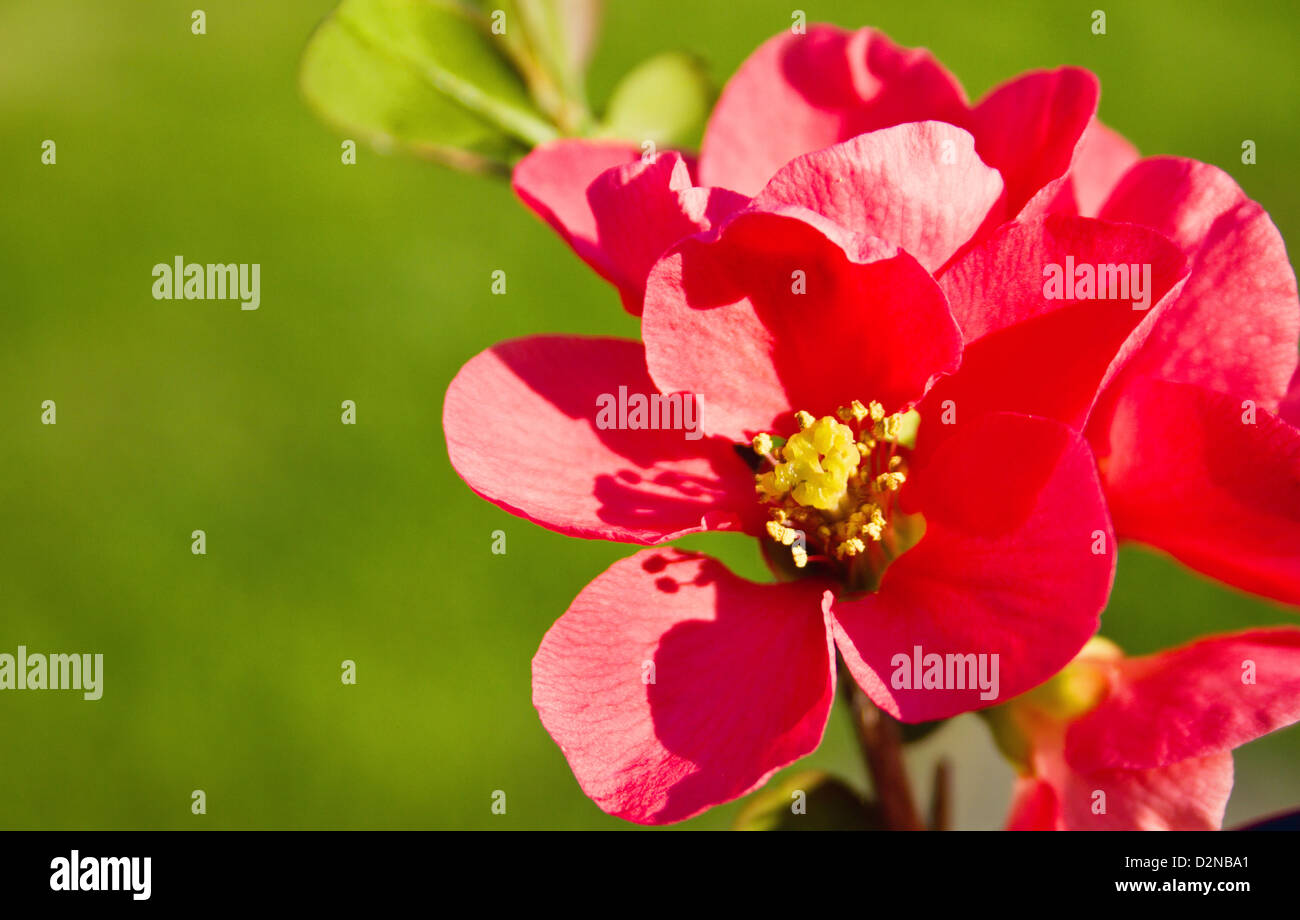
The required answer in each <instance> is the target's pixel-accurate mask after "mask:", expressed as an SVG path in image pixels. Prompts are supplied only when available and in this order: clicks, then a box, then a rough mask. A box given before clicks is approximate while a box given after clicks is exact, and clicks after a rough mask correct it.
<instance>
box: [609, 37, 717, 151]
mask: <svg viewBox="0 0 1300 920" xmlns="http://www.w3.org/2000/svg"><path fill="white" fill-rule="evenodd" d="M713 98H714V92H713V84H712V82H710V80H709V78H708V75H707V74H706V73H705V69H704V66H703V64H702V63H701V62H700V61H699V60H698V59H697V58H695V57H692V56H691V55H689V54H683V53H681V52H675V51H674V52H668V53H666V54H659V55H656V56H655V57H652V58H650V59H648V60H646V61H643V62H641V63H640V64H638V65H637V66H636V67H634V68H633V69H632V70H631V71H630V72H628V74H627V75H626V76H624V77H623V79H622V81H620V82H619V84H618V86H616V87H615V88H614V93H613V95H612V96H611V97H610V100H609V106H608V107H607V109H606V111H605V121H604V126H603V129H602V131H601V132H600V133H601V134H602V135H604V136H607V137H619V138H623V139H624V140H629V141H634V142H638V143H643V142H645V141H654V143H655V144H656V145H658V146H660V147H683V148H694V147H696V146H698V144H699V140H700V136H701V135H702V134H703V132H704V123H705V121H706V120H707V119H708V117H709V110H710V109H711V108H712V107H713Z"/></svg>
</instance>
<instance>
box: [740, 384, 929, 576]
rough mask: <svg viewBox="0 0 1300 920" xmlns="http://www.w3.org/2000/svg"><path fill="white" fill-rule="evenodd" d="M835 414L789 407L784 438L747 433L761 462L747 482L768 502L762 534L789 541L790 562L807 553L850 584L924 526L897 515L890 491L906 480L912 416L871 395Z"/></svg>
mask: <svg viewBox="0 0 1300 920" xmlns="http://www.w3.org/2000/svg"><path fill="white" fill-rule="evenodd" d="M836 415H837V416H838V417H839V420H838V421H837V420H836V419H835V418H832V417H831V416H829V415H827V416H824V417H822V418H820V419H814V418H813V416H812V415H811V414H810V413H808V412H797V413H795V420H796V421H797V422H798V424H799V431H798V433H796V434H793V435H791V436H790V438H789V439H788V440H786V441H784V442H783V443H778V439H776V438H773V436H772V435H769V434H760V435H758V437H756V438H754V443H753V447H754V452H755V453H756V454H757V455H758V457H759V459H760V463H761V465H760V467H759V469H760V470H761V472H759V473H758V474H757V475H756V476H755V477H754V479H755V489H756V491H757V492H758V497H759V501H760V502H762V503H763V504H764V505H766V506H767V507H768V521H767V533H768V536H769V537H771V540H772V543H773V544H774V545H777V544H779V545H780V546H783V547H789V557H788V561H789V563H792V564H793V566H794V568H795V569H804V568H806V567H807V566H808V565H809V563H810V562H812V563H814V564H816V565H818V566H820V567H823V568H829V569H832V570H834V572H835V574H837V575H838V576H840V577H841V578H842V579H843V580H844V581H845V583H846V584H847V585H848V586H849V587H850V588H851V589H853V590H874V589H875V588H876V587H877V586H878V585H879V583H880V576H881V574H883V572H884V569H885V567H886V566H887V565H888V564H889V563H890V562H891V561H892V560H893V559H895V558H897V557H898V555H900V554H901V553H903V552H905V551H906V550H908V549H910V548H911V547H912V546H914V545H915V544H916V541H917V540H919V539H920V537H921V533H922V532H923V530H924V526H925V525H924V521H923V520H921V517H920V515H905V514H902V513H901V512H900V511H898V510H897V508H896V507H895V505H896V504H897V503H896V501H895V500H894V499H895V493H897V492H898V490H899V489H900V488H902V486H903V483H904V482H906V481H907V457H908V454H909V453H910V451H911V448H912V446H913V445H914V444H915V443H916V429H917V425H918V424H919V422H920V415H919V414H918V413H917V412H916V410H915V409H910V410H908V411H907V412H899V413H895V414H893V415H886V414H885V410H884V407H883V406H881V405H880V403H878V402H872V403H870V404H868V405H865V406H864V405H863V404H862V403H861V402H859V401H857V400H854V401H853V402H852V403H851V404H850V405H848V406H845V407H843V408H841V409H839V410H838V411H837V412H836ZM764 549H765V550H768V549H769V546H768V545H766V544H765V546H764ZM769 558H773V559H774V561H777V562H778V564H780V562H781V558H780V557H779V556H777V557H774V556H772V555H771V554H770V553H769Z"/></svg>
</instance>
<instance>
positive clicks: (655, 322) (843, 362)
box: [641, 208, 961, 441]
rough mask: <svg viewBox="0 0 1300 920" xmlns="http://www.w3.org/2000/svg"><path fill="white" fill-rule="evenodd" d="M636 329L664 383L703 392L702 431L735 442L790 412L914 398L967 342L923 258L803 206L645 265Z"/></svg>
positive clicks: (747, 216) (755, 214)
mask: <svg viewBox="0 0 1300 920" xmlns="http://www.w3.org/2000/svg"><path fill="white" fill-rule="evenodd" d="M800 289H803V290H804V291H805V293H798V291H799V290H800ZM641 332H642V336H643V338H644V339H645V342H646V354H647V360H648V363H649V367H650V373H651V376H652V377H654V379H655V380H656V382H657V383H658V384H659V385H660V387H662V388H667V390H668V391H676V390H685V391H689V392H693V393H699V394H700V395H701V396H702V397H703V403H704V406H703V411H704V421H705V429H706V430H707V431H709V432H711V433H714V434H721V435H725V436H727V437H729V438H731V439H733V440H735V441H745V440H748V439H749V437H750V436H752V435H753V434H754V433H755V432H758V431H778V433H779V432H780V431H784V430H788V429H790V428H791V426H792V425H793V421H792V413H793V410H796V409H806V410H807V411H810V412H813V413H814V414H817V415H821V414H825V413H829V412H833V411H834V410H835V409H836V408H837V407H838V406H843V405H847V404H848V403H849V402H851V401H852V400H854V399H862V400H869V399H878V400H880V401H881V402H882V403H884V404H885V405H886V406H887V407H890V408H895V407H899V406H902V405H904V404H907V403H910V402H911V401H913V400H916V399H919V398H920V397H921V395H922V394H923V393H924V392H925V390H926V387H927V386H928V385H929V382H930V381H931V379H932V378H933V377H935V376H936V375H938V374H940V373H943V372H947V371H951V370H952V369H954V368H955V367H956V364H957V362H958V360H959V354H960V347H961V341H960V334H959V333H958V331H957V327H956V325H955V324H954V323H953V320H952V317H951V315H950V314H949V312H948V306H947V304H946V303H945V302H944V299H943V296H942V294H941V293H940V291H939V288H938V285H936V284H935V282H934V280H933V279H932V278H931V277H930V275H929V273H928V272H926V270H925V269H924V268H922V267H921V266H920V265H919V264H918V263H917V262H916V260H915V259H913V258H912V257H911V256H909V255H907V254H905V253H900V252H897V250H896V249H894V248H893V247H890V246H886V245H884V244H883V243H881V242H880V241H879V240H875V239H871V238H865V237H860V236H857V235H854V234H850V233H848V232H846V231H844V230H842V229H840V228H839V226H838V225H836V224H833V223H831V222H830V221H827V220H826V219H825V218H822V217H820V216H819V215H817V214H814V213H813V212H811V211H807V210H805V209H802V208H788V209H786V210H784V211H782V212H775V211H743V212H741V213H739V214H736V215H735V216H734V217H732V218H731V219H730V220H729V221H728V222H727V223H726V224H724V225H723V227H722V229H721V230H720V231H715V233H714V234H712V235H710V236H708V237H700V238H695V239H689V240H686V241H684V242H683V243H681V244H680V245H679V246H678V247H677V248H676V249H674V250H673V251H671V252H670V253H669V254H668V255H667V256H665V257H664V258H663V259H661V260H660V261H659V263H658V264H657V265H656V266H655V268H654V269H653V270H652V271H651V273H650V279H649V281H648V283H647V287H646V299H645V315H644V317H643V318H642V326H641Z"/></svg>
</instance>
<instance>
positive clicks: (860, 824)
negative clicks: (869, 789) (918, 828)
mask: <svg viewBox="0 0 1300 920" xmlns="http://www.w3.org/2000/svg"><path fill="white" fill-rule="evenodd" d="M735 829H736V830H738V831H870V830H879V829H880V818H879V816H878V814H877V813H876V809H875V808H874V806H872V805H871V804H870V803H869V802H867V800H866V799H864V798H863V797H862V796H861V795H859V794H858V793H857V792H856V791H855V790H854V789H853V788H851V787H850V786H849V785H848V784H847V783H845V782H843V781H842V780H839V779H836V778H835V777H833V776H831V775H830V774H828V773H823V772H822V771H820V770H808V771H804V772H801V773H794V774H791V775H790V776H787V777H786V778H785V779H783V780H781V781H780V782H779V783H769V784H768V785H767V786H765V787H764V788H763V789H761V790H760V791H759V792H756V793H755V794H754V796H753V797H752V798H751V799H750V800H749V802H748V804H746V805H745V807H744V809H743V810H742V811H741V812H740V814H739V815H738V816H737V817H736V823H735Z"/></svg>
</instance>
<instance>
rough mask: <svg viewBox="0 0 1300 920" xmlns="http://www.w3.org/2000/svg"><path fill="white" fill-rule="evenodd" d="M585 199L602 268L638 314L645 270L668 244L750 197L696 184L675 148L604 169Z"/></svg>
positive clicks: (631, 310)
mask: <svg viewBox="0 0 1300 920" xmlns="http://www.w3.org/2000/svg"><path fill="white" fill-rule="evenodd" d="M587 200H588V202H589V203H590V205H591V212H592V214H594V215H595V218H596V237H597V252H596V254H595V256H594V258H595V259H596V260H597V261H598V262H599V263H600V268H599V269H598V270H599V271H600V272H601V274H602V275H604V276H605V277H607V278H608V279H609V280H610V281H612V282H613V283H614V284H615V285H616V286H617V287H618V289H619V292H620V294H621V296H622V298H623V306H624V307H626V308H627V311H628V312H629V313H631V314H633V315H634V316H640V315H641V301H642V299H643V298H644V296H645V279H646V275H647V274H649V272H650V269H651V267H652V266H653V265H654V264H655V262H656V261H657V260H658V258H659V257H660V256H661V255H663V253H664V250H666V249H668V248H669V247H671V246H672V245H673V244H674V243H676V242H677V241H678V240H680V239H682V238H683V237H687V236H691V235H692V234H695V233H700V232H702V231H705V230H708V229H709V228H710V227H712V226H713V225H714V224H716V223H718V222H719V221H721V220H722V219H723V218H724V217H726V216H727V215H729V214H731V213H732V212H733V211H737V210H739V209H740V208H742V207H744V206H745V205H746V204H747V203H748V201H749V199H747V198H745V196H743V195H737V194H736V193H734V192H729V191H727V190H725V189H718V188H715V189H704V188H694V187H692V185H691V174H690V170H689V169H688V168H687V165H686V161H685V160H683V159H682V156H681V154H679V153H676V152H667V153H661V154H659V155H658V156H656V157H655V158H654V159H653V160H650V161H646V160H637V161H636V162H634V163H627V164H624V165H622V166H616V167H614V168H612V169H609V170H606V171H605V172H603V173H602V174H601V175H600V176H598V177H597V178H596V180H595V181H594V182H592V184H591V186H590V187H589V188H588V189H587Z"/></svg>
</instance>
